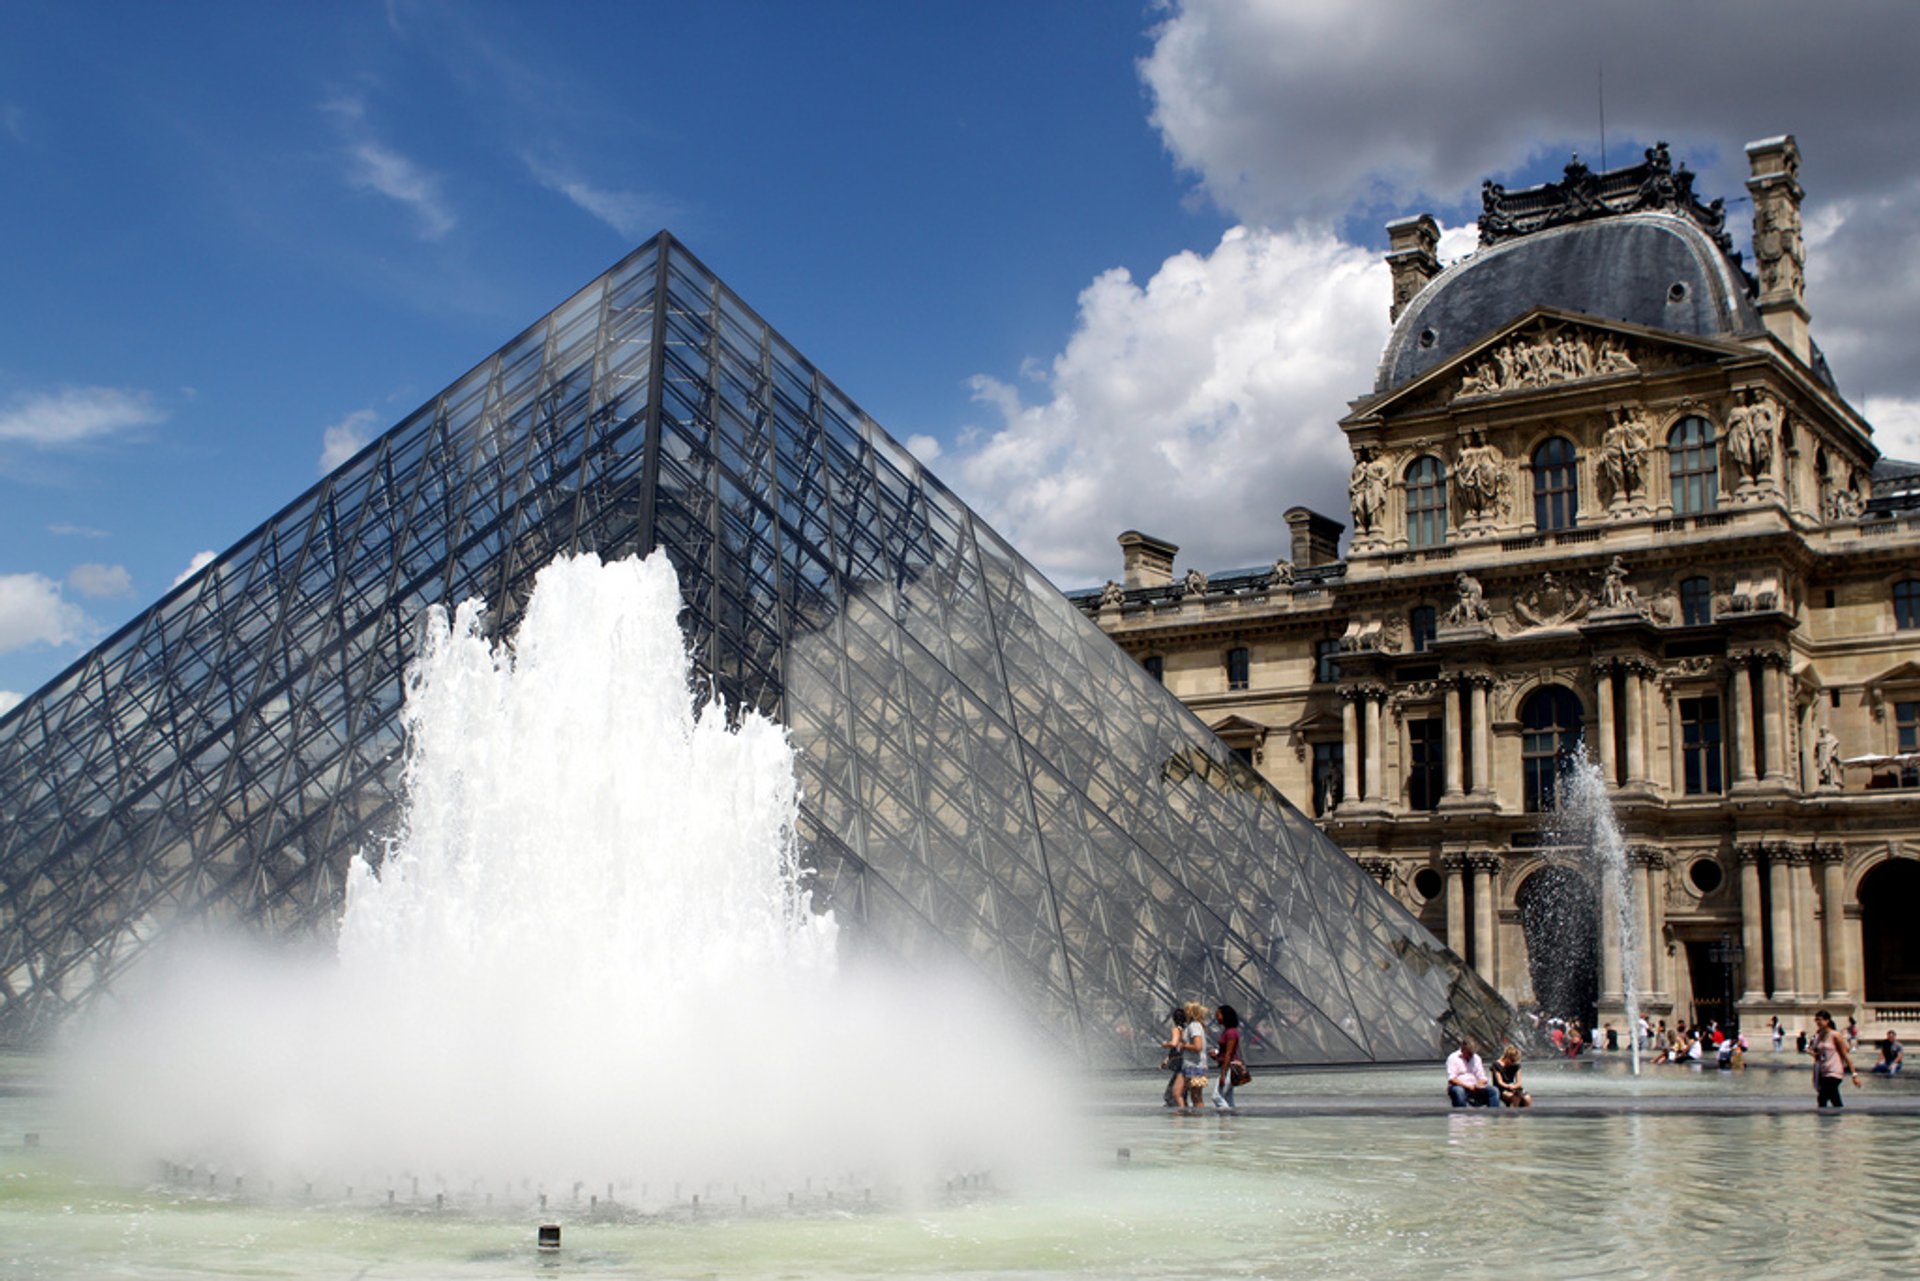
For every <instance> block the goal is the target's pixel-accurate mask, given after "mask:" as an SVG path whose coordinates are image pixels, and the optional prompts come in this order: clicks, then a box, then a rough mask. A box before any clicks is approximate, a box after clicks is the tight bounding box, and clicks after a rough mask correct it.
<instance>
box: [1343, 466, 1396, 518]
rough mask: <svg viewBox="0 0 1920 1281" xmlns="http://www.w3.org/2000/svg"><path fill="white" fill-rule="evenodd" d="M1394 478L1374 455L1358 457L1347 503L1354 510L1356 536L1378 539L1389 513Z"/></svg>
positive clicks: (1351, 477) (1348, 483) (1349, 480)
mask: <svg viewBox="0 0 1920 1281" xmlns="http://www.w3.org/2000/svg"><path fill="white" fill-rule="evenodd" d="M1392 484H1393V474H1392V473H1391V472H1390V471H1388V470H1387V465H1386V463H1384V462H1382V461H1381V460H1380V459H1378V458H1376V457H1375V456H1374V455H1373V453H1372V451H1370V450H1369V451H1367V452H1365V453H1362V454H1361V455H1360V456H1359V460H1358V461H1357V462H1355V463H1354V465H1353V474H1352V475H1351V476H1350V477H1348V479H1347V500H1348V502H1349V503H1350V504H1351V505H1352V507H1353V532H1354V533H1356V534H1370V535H1378V534H1379V533H1380V532H1381V522H1382V520H1383V518H1384V517H1385V516H1386V513H1387V491H1388V489H1389V488H1390V487H1391V486H1392Z"/></svg>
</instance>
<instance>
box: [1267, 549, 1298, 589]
mask: <svg viewBox="0 0 1920 1281" xmlns="http://www.w3.org/2000/svg"><path fill="white" fill-rule="evenodd" d="M1267 586H1269V587H1291V586H1293V562H1292V561H1290V560H1288V559H1287V558H1286V557H1285V556H1282V557H1281V558H1280V559H1278V560H1276V561H1274V562H1273V568H1272V569H1270V570H1268V571H1267Z"/></svg>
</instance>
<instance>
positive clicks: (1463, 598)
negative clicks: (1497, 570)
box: [1447, 571, 1493, 627]
mask: <svg viewBox="0 0 1920 1281" xmlns="http://www.w3.org/2000/svg"><path fill="white" fill-rule="evenodd" d="M1453 591H1454V601H1453V607H1452V608H1451V609H1449V610H1448V611H1447V626H1449V627H1477V626H1479V625H1480V624H1482V623H1485V622H1488V621H1490V620H1491V619H1492V617H1493V614H1492V611H1490V610H1488V608H1487V598H1486V593H1485V592H1483V591H1481V589H1480V580H1479V579H1477V578H1475V577H1474V576H1473V575H1472V574H1469V573H1466V572H1465V571H1462V572H1460V573H1458V574H1455V575H1454V576H1453Z"/></svg>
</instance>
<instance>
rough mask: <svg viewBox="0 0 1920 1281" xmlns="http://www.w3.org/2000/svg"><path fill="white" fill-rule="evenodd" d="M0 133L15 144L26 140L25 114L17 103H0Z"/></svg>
mask: <svg viewBox="0 0 1920 1281" xmlns="http://www.w3.org/2000/svg"><path fill="white" fill-rule="evenodd" d="M0 133H4V134H6V135H7V137H9V138H11V139H13V140H14V141H15V142H25V141H26V140H27V113H26V112H25V111H23V110H22V109H21V108H20V105H19V104H18V103H14V102H4V103H0Z"/></svg>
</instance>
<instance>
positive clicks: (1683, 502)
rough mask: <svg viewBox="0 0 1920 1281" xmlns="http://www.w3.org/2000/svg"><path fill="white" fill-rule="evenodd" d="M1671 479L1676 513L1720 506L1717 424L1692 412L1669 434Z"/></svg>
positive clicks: (1677, 514)
mask: <svg viewBox="0 0 1920 1281" xmlns="http://www.w3.org/2000/svg"><path fill="white" fill-rule="evenodd" d="M1667 479H1668V481H1669V482H1670V487H1671V489H1672V493H1673V511H1674V515H1676V516H1691V515H1695V514H1697V513H1700V512H1710V511H1712V510H1713V509H1714V508H1716V507H1718V506H1719V505H1720V459H1719V455H1718V453H1717V451H1716V450H1715V447H1714V440H1713V424H1712V423H1710V422H1708V421H1707V420H1706V419H1704V418H1701V417H1698V416H1697V415H1691V416H1688V417H1686V418H1682V419H1681V420H1680V421H1679V422H1677V423H1675V424H1674V426H1673V430H1672V431H1670V432H1668V433H1667Z"/></svg>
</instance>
